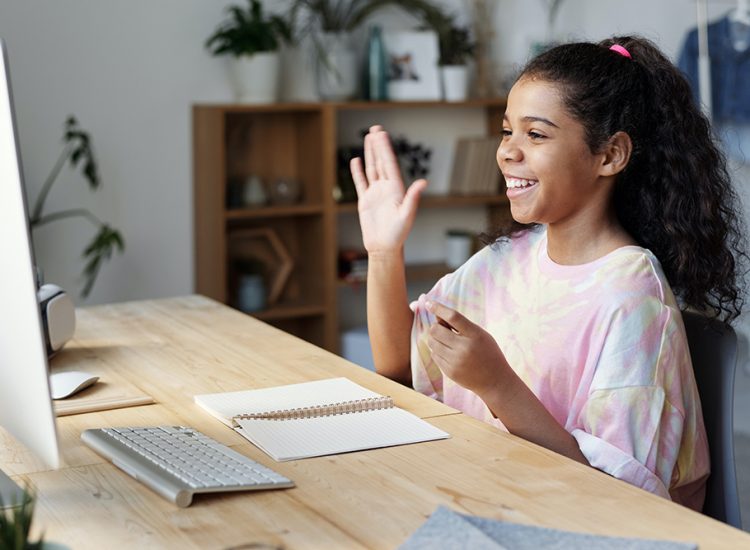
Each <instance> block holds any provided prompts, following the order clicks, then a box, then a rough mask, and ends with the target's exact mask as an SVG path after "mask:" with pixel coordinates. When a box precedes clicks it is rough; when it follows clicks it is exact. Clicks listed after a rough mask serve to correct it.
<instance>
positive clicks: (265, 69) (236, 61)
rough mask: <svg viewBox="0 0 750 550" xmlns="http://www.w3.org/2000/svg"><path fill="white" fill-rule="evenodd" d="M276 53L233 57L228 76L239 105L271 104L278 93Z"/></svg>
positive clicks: (278, 57) (277, 60) (277, 56)
mask: <svg viewBox="0 0 750 550" xmlns="http://www.w3.org/2000/svg"><path fill="white" fill-rule="evenodd" d="M279 60H280V56H279V53H278V52H262V53H256V54H253V55H243V56H240V57H233V58H231V59H230V60H229V75H230V78H231V81H232V86H233V87H234V92H235V97H236V98H237V101H239V102H241V103H273V102H274V101H276V100H277V99H278V91H279V65H280V63H279Z"/></svg>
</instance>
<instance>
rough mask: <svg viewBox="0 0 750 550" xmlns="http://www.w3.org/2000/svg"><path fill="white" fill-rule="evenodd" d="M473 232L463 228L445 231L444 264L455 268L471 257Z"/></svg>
mask: <svg viewBox="0 0 750 550" xmlns="http://www.w3.org/2000/svg"><path fill="white" fill-rule="evenodd" d="M473 249H474V234H473V233H472V232H471V231H465V230H463V229H449V230H448V231H446V233H445V264H446V265H447V266H448V267H449V268H451V269H456V268H458V267H460V266H462V265H463V264H464V263H465V262H466V260H468V259H469V258H470V257H471V254H472V252H473Z"/></svg>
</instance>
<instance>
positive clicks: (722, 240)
mask: <svg viewBox="0 0 750 550" xmlns="http://www.w3.org/2000/svg"><path fill="white" fill-rule="evenodd" d="M613 44H619V45H621V46H623V47H625V48H626V49H627V50H628V52H629V53H630V54H631V58H628V57H626V56H624V55H621V54H620V53H617V52H615V51H611V50H610V49H609V47H610V46H611V45H613ZM522 78H535V79H540V80H544V81H547V82H551V83H554V84H556V85H558V86H559V87H560V90H561V92H562V96H563V101H564V104H565V106H566V108H567V109H568V111H569V112H570V113H571V114H572V115H573V116H574V117H575V118H576V119H577V120H579V121H580V122H581V124H583V126H584V129H585V136H586V141H587V143H588V146H589V148H590V150H591V151H592V152H598V151H601V149H602V147H603V146H604V145H605V144H606V143H607V141H608V140H609V138H610V137H611V136H612V135H614V134H615V133H616V132H618V131H623V132H626V133H627V134H628V135H629V136H630V139H631V140H632V143H633V151H632V154H631V157H630V161H629V162H628V165H627V167H626V168H625V170H624V171H623V172H621V173H620V174H619V175H618V177H617V180H616V182H615V186H614V191H613V196H612V201H613V207H614V210H615V212H616V215H617V217H618V220H619V222H620V223H621V224H622V226H623V228H624V229H625V230H626V231H627V232H628V233H629V234H630V235H631V236H632V237H633V238H634V239H635V241H636V242H637V243H638V244H639V245H640V246H642V247H644V248H648V249H649V250H651V251H652V252H653V253H654V255H655V256H656V257H657V258H658V259H659V261H660V262H661V265H662V268H663V269H664V274H665V275H666V277H667V280H668V281H669V283H670V285H671V286H672V290H673V292H674V293H675V295H676V296H677V297H678V299H679V300H680V301H681V302H682V304H683V306H685V307H690V308H694V309H697V310H699V311H702V312H704V313H709V314H713V315H715V316H717V317H720V318H722V319H724V320H725V321H729V320H732V319H734V318H736V317H737V316H738V315H739V314H740V311H741V309H742V305H743V303H744V293H743V291H742V287H741V284H742V282H743V280H744V275H745V265H746V260H747V255H746V252H745V243H744V239H743V236H742V235H743V233H742V231H741V229H742V226H741V222H740V218H739V216H738V214H737V204H738V203H737V197H736V194H735V192H734V190H733V188H732V184H731V181H730V177H729V173H728V171H727V166H726V160H725V158H724V155H723V154H722V152H721V151H720V149H719V147H718V146H717V145H716V143H715V141H714V137H713V134H712V131H711V125H710V122H709V121H708V119H707V118H706V117H705V116H704V115H703V113H702V112H701V111H700V109H699V107H698V105H697V104H696V102H695V100H694V97H693V95H692V92H691V89H690V85H689V84H688V82H687V80H686V79H685V77H684V76H683V74H682V73H681V72H680V71H679V70H678V69H677V68H676V67H675V66H674V65H673V64H672V63H671V62H670V61H669V59H667V58H666V57H665V56H664V55H663V54H662V53H661V52H660V51H659V49H658V48H657V47H656V46H655V45H654V44H653V43H652V42H651V41H649V40H647V39H645V38H642V37H637V36H619V37H614V38H611V39H607V40H604V41H602V42H599V43H598V44H594V43H572V44H564V45H561V46H557V47H555V48H553V49H551V50H549V51H547V52H545V53H542V54H541V55H539V56H538V57H536V58H534V59H532V60H531V61H530V62H529V64H528V65H527V66H526V67H525V68H524V69H523V71H522V72H521V74H520V76H519V77H518V79H519V80H520V79H522ZM525 228H528V226H522V225H521V224H518V223H514V222H512V221H511V222H510V223H509V224H508V225H507V226H505V227H502V228H499V230H498V231H496V232H495V233H493V234H492V235H487V236H485V240H496V239H498V238H501V237H503V236H506V237H507V236H510V237H512V236H513V235H515V234H518V233H519V232H521V231H523V230H524V229H525Z"/></svg>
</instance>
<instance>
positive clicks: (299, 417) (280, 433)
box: [194, 378, 450, 462]
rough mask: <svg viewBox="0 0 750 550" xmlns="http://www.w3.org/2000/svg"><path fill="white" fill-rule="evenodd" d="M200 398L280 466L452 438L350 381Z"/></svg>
mask: <svg viewBox="0 0 750 550" xmlns="http://www.w3.org/2000/svg"><path fill="white" fill-rule="evenodd" d="M194 399H195V402H196V403H197V404H198V405H199V406H200V407H202V408H203V409H205V410H206V411H207V412H208V413H209V414H211V415H212V416H214V417H216V418H217V419H219V420H220V421H221V422H223V423H224V424H226V425H227V426H229V427H231V428H233V429H234V430H236V431H237V432H238V433H239V434H240V435H242V436H243V437H245V438H246V439H248V440H249V441H250V442H251V443H253V444H254V445H255V446H256V447H258V448H259V449H261V450H262V451H264V452H265V453H266V454H268V455H269V456H271V457H272V458H273V459H274V460H276V461H279V462H282V461H286V460H297V459H300V458H310V457H315V456H325V455H332V454H340V453H347V452H351V451H362V450H365V449H376V448H380V447H392V446H394V445H406V444H409V443H420V442H423V441H433V440H436V439H445V438H448V437H450V435H449V434H447V433H446V432H444V431H442V430H439V429H438V428H435V427H434V426H432V425H431V424H429V423H428V422H425V421H424V420H422V419H421V418H419V417H418V416H415V415H413V414H411V413H410V412H407V411H405V410H403V409H400V408H398V407H396V406H395V405H394V404H393V399H392V398H390V397H387V396H382V395H380V394H378V393H375V392H373V391H370V390H368V389H366V388H363V387H362V386H360V385H359V384H356V383H354V382H352V381H351V380H349V379H347V378H329V379H326V380H316V381H314V382H303V383H300V384H290V385H286V386H276V387H272V388H264V389H256V390H244V391H236V392H224V393H212V394H204V395H196V396H195V398H194Z"/></svg>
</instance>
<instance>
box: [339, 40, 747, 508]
mask: <svg viewBox="0 0 750 550" xmlns="http://www.w3.org/2000/svg"><path fill="white" fill-rule="evenodd" d="M497 162H498V165H499V167H500V170H501V171H502V173H503V176H504V177H505V182H506V185H507V196H508V198H509V200H510V209H511V214H512V217H513V222H512V224H511V226H510V227H509V228H507V229H506V230H505V231H500V232H498V233H497V234H496V235H494V236H493V239H492V244H491V246H488V247H485V248H484V249H483V250H482V251H480V252H479V253H477V254H476V255H475V256H474V257H472V258H471V259H470V260H469V261H468V262H467V263H466V264H464V265H463V266H461V268H459V269H458V270H457V271H456V272H454V273H452V274H450V275H447V276H445V277H444V278H443V279H441V280H440V281H439V282H438V283H437V285H436V286H435V287H434V288H433V289H432V290H431V291H430V292H429V293H428V294H427V295H426V296H421V297H420V298H419V300H418V301H416V302H415V303H413V304H412V305H411V308H410V307H409V305H408V301H407V295H406V288H405V274H404V260H403V246H404V242H405V241H406V238H407V235H408V233H409V230H410V229H411V226H412V222H413V220H414V215H415V213H416V209H417V203H418V200H419V196H420V193H421V192H422V190H423V189H424V188H425V186H426V185H427V182H426V181H424V180H418V181H416V182H414V183H413V184H412V185H411V186H410V187H409V188H408V190H406V192H405V191H404V186H403V183H402V181H401V177H400V172H399V169H398V165H397V161H396V159H395V157H394V154H393V151H392V149H391V147H390V143H389V140H388V136H387V134H386V133H385V132H384V131H383V129H382V128H381V127H379V126H374V127H373V128H371V130H370V133H369V134H368V135H367V136H366V138H365V166H364V170H363V167H362V163H361V160H360V159H354V160H353V161H352V164H351V169H352V174H353V176H354V181H355V183H356V188H357V193H358V196H359V207H358V209H359V217H360V224H361V227H362V235H363V239H364V245H365V247H366V249H367V251H368V253H369V272H368V284H367V293H368V295H367V308H368V327H369V332H370V338H371V340H372V347H373V353H374V359H375V364H376V367H377V370H378V372H380V373H381V374H384V375H386V376H388V377H390V378H393V379H395V380H399V381H401V382H404V383H407V382H411V383H412V384H413V385H414V387H415V388H416V389H417V390H419V391H421V392H423V393H425V394H428V395H431V396H433V397H435V398H437V399H440V400H442V401H444V402H445V403H447V404H448V405H451V406H453V407H455V408H457V409H460V410H461V411H463V412H465V413H467V414H469V415H472V416H474V417H476V418H479V419H482V420H485V421H486V422H489V423H492V424H495V425H497V426H498V427H504V428H506V429H507V430H509V431H510V432H511V433H514V434H516V435H518V436H520V437H523V438H525V439H527V440H529V441H532V442H534V443H537V444H539V445H543V446H544V447H547V448H548V449H551V450H553V451H556V452H558V453H561V454H564V455H566V456H568V457H570V458H572V459H574V460H577V461H580V462H582V463H584V464H590V465H591V466H593V467H595V468H598V469H600V470H602V471H604V472H606V473H608V474H610V475H612V476H614V477H617V478H620V479H623V480H625V481H628V482H630V483H632V484H634V485H637V486H640V487H642V488H643V489H646V490H648V491H651V492H653V493H656V494H658V495H661V496H663V497H666V498H672V499H673V500H675V501H677V502H679V503H682V504H685V505H687V506H690V507H692V508H694V509H696V510H700V509H701V507H702V504H703V498H704V493H705V480H706V478H707V476H708V473H709V464H708V446H707V442H706V434H705V429H704V426H703V420H702V415H701V409H700V403H699V399H698V393H697V389H696V386H695V380H694V378H693V372H692V367H691V363H690V356H689V351H688V347H687V341H686V338H685V332H684V327H683V324H682V318H681V315H680V309H679V306H678V304H679V305H680V306H682V307H691V308H695V309H698V310H701V311H708V312H709V313H711V314H715V315H719V316H721V317H722V318H724V319H727V320H729V319H732V318H734V317H736V316H737V315H738V314H739V312H740V307H741V305H742V299H741V296H740V293H739V290H738V281H737V277H736V276H737V267H736V265H735V257H736V258H743V257H744V253H743V252H742V250H741V249H740V247H739V243H740V236H739V235H740V234H739V232H738V230H737V229H738V228H737V216H736V214H735V210H734V206H733V205H734V194H733V192H732V190H731V186H730V182H729V177H728V174H727V171H726V168H725V164H724V160H723V157H722V155H721V153H720V152H719V150H718V149H717V147H716V146H715V145H714V143H713V141H712V138H711V131H710V126H709V123H708V121H707V120H706V119H705V118H704V117H703V116H702V114H701V113H700V111H699V110H698V108H697V106H696V105H695V104H694V102H693V99H692V96H691V93H690V89H689V86H688V84H687V82H686V81H685V79H684V78H683V77H682V75H681V74H680V73H679V72H678V71H677V70H676V69H675V67H674V66H673V65H672V64H671V63H670V62H669V60H668V59H667V58H666V57H664V55H662V54H661V53H660V52H659V50H658V49H657V48H656V47H655V46H654V45H653V44H652V43H650V42H649V41H647V40H644V39H641V38H637V37H618V38H616V39H614V40H606V41H604V42H601V43H599V44H592V43H579V44H567V45H562V46H559V47H556V48H554V49H552V50H550V51H548V52H546V53H544V54H542V55H541V56H539V57H537V58H536V59H534V60H532V61H531V62H530V64H529V65H528V66H527V67H526V68H525V69H524V70H523V72H522V73H521V76H520V77H519V78H518V80H517V81H516V83H515V85H514V86H513V88H512V90H511V91H510V94H509V96H508V104H507V110H506V113H505V116H504V119H503V135H502V141H501V143H500V147H499V148H498V151H497ZM733 254H734V255H733ZM673 291H674V293H676V295H677V297H678V298H675V294H673ZM678 299H679V302H678ZM410 335H411V336H410Z"/></svg>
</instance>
